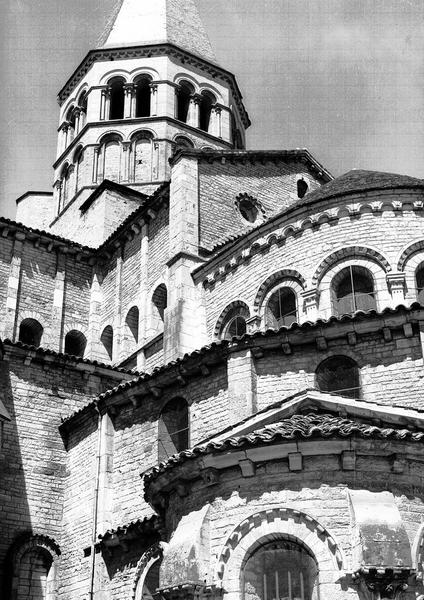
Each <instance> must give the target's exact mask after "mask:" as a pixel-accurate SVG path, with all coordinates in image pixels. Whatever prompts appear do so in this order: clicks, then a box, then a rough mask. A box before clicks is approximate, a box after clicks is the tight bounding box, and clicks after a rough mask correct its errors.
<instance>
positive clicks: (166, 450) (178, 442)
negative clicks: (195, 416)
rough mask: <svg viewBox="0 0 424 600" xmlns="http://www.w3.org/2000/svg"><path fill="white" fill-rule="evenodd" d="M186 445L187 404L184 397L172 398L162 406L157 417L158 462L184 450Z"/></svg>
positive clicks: (187, 441)
mask: <svg viewBox="0 0 424 600" xmlns="http://www.w3.org/2000/svg"><path fill="white" fill-rule="evenodd" d="M188 445H189V420H188V405H187V402H186V401H185V400H184V398H174V400H171V401H170V402H168V403H167V404H166V405H165V406H164V408H163V409H162V412H161V414H160V418H159V448H158V458H159V462H161V461H163V460H166V459H167V458H168V457H169V456H172V455H173V454H176V453H177V452H181V451H182V450H186V449H187V448H188Z"/></svg>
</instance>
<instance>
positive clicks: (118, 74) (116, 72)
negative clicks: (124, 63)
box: [100, 68, 130, 85]
mask: <svg viewBox="0 0 424 600" xmlns="http://www.w3.org/2000/svg"><path fill="white" fill-rule="evenodd" d="M129 77H130V74H129V73H128V71H125V70H124V69H116V68H115V69H111V70H110V71H108V72H107V73H105V74H104V75H103V77H102V78H101V79H100V85H110V82H111V80H112V79H118V78H121V79H123V80H124V83H127V81H128V80H129Z"/></svg>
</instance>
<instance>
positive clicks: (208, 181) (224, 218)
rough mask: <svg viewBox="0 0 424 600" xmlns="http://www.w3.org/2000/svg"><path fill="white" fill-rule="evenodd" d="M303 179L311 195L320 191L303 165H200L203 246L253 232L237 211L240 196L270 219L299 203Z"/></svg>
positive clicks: (206, 246) (228, 163)
mask: <svg viewBox="0 0 424 600" xmlns="http://www.w3.org/2000/svg"><path fill="white" fill-rule="evenodd" d="M224 160H225V159H224ZM302 177H304V178H305V181H307V182H308V183H309V188H310V190H311V191H312V190H314V189H316V188H318V187H319V183H318V182H317V181H316V180H315V178H314V176H313V175H312V174H311V173H310V172H309V170H308V169H307V167H306V166H305V165H304V164H303V163H286V162H280V163H275V162H266V163H265V164H259V163H249V162H246V163H245V164H243V163H241V162H234V163H231V162H229V161H227V162H225V163H221V162H218V161H214V162H211V163H208V162H206V161H200V162H199V190H200V193H199V208H200V246H202V247H204V248H206V249H211V248H213V247H214V246H216V245H218V244H221V243H222V242H223V241H224V240H225V239H227V238H229V237H230V236H233V235H240V234H241V233H244V232H246V231H248V230H249V229H251V228H252V225H251V224H249V223H248V222H246V221H245V220H244V219H243V218H242V217H241V215H240V214H239V212H238V210H237V209H236V208H235V201H236V197H237V196H238V195H239V194H244V193H247V194H249V195H250V196H252V197H253V198H255V199H256V200H258V202H260V203H261V205H262V207H263V209H264V211H265V216H266V218H269V217H271V216H273V215H275V214H276V213H278V212H280V211H281V210H283V209H285V208H288V207H289V206H291V205H292V204H294V203H295V202H296V200H298V197H297V185H296V182H297V180H298V179H301V178H302Z"/></svg>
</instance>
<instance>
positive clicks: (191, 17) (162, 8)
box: [98, 0, 216, 62]
mask: <svg viewBox="0 0 424 600" xmlns="http://www.w3.org/2000/svg"><path fill="white" fill-rule="evenodd" d="M162 43H170V44H174V45H176V46H179V47H180V48H183V49H185V50H188V51H189V52H192V53H193V54H196V55H198V56H202V57H203V58H205V59H206V60H209V61H212V62H216V57H215V53H214V51H213V50H212V46H211V43H210V41H209V38H208V36H207V34H206V31H205V29H204V27H203V23H202V21H201V19H200V15H199V11H198V9H197V6H196V2H195V0H154V2H152V0H118V2H117V3H116V5H115V9H114V11H113V13H112V15H111V18H110V20H109V23H108V25H107V26H106V29H105V31H104V32H103V34H102V36H101V38H100V40H99V44H98V47H103V48H117V47H122V46H136V45H137V46H144V45H149V44H162Z"/></svg>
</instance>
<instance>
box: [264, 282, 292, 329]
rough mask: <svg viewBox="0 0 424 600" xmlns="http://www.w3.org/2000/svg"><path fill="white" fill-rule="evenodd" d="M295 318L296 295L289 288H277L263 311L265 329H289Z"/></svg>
mask: <svg viewBox="0 0 424 600" xmlns="http://www.w3.org/2000/svg"><path fill="white" fill-rule="evenodd" d="M296 318H297V309H296V294H295V293H294V292H293V290H292V289H291V288H288V287H281V288H278V290H276V291H275V292H274V293H273V294H272V295H271V297H270V299H269V300H268V303H267V305H266V309H265V327H266V328H271V329H279V328H280V327H290V325H292V324H293V323H294V322H295V321H296Z"/></svg>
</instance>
